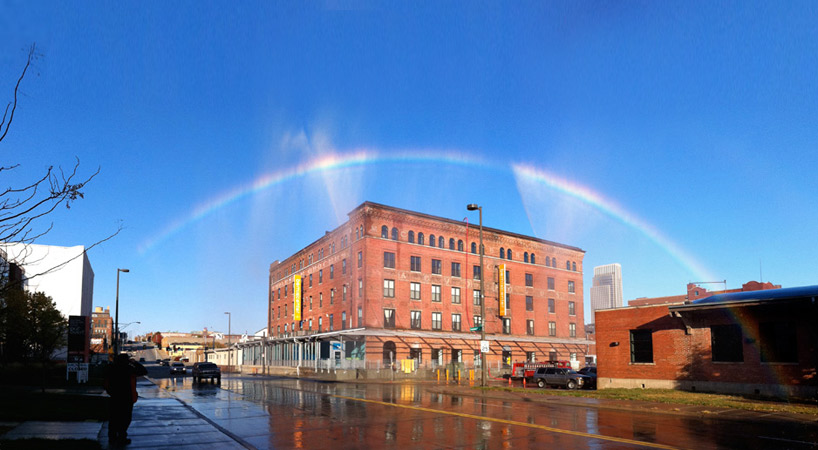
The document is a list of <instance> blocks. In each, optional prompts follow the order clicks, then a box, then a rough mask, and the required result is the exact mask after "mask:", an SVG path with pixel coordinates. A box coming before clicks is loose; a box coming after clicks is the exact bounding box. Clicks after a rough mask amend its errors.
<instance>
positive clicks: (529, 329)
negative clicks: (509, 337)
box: [525, 319, 534, 336]
mask: <svg viewBox="0 0 818 450" xmlns="http://www.w3.org/2000/svg"><path fill="white" fill-rule="evenodd" d="M525 334H527V335H529V336H533V335H534V319H528V320H526V321H525Z"/></svg>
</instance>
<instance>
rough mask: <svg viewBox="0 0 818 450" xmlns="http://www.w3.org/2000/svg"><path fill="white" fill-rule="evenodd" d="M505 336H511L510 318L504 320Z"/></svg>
mask: <svg viewBox="0 0 818 450" xmlns="http://www.w3.org/2000/svg"><path fill="white" fill-rule="evenodd" d="M503 334H511V319H510V318H508V317H506V318H504V319H503Z"/></svg>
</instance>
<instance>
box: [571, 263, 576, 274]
mask: <svg viewBox="0 0 818 450" xmlns="http://www.w3.org/2000/svg"><path fill="white" fill-rule="evenodd" d="M571 270H573V271H574V272H576V271H577V263H576V262H572V263H571Z"/></svg>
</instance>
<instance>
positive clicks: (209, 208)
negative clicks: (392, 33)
mask: <svg viewBox="0 0 818 450" xmlns="http://www.w3.org/2000/svg"><path fill="white" fill-rule="evenodd" d="M393 162H428V163H435V164H441V163H442V164H449V165H460V166H467V167H480V168H484V169H488V170H509V171H510V172H511V173H512V174H513V175H514V177H515V179H516V180H517V185H518V190H519V185H520V182H521V181H522V180H526V181H533V182H535V183H537V184H541V185H543V186H545V187H546V188H550V189H553V190H556V191H558V192H560V193H563V194H565V195H568V196H570V197H572V198H575V199H577V200H579V201H581V202H583V203H586V204H588V205H590V206H592V207H593V208H596V209H598V210H599V211H602V212H603V213H604V214H606V215H608V216H610V217H612V218H614V219H616V220H618V221H620V222H622V223H623V224H625V225H627V226H629V227H631V228H633V229H635V230H636V231H638V232H639V233H641V234H643V235H644V236H646V237H647V238H648V239H650V240H651V241H652V242H654V243H655V244H656V245H658V246H659V247H660V248H662V249H664V250H665V251H666V252H667V253H668V254H670V255H671V256H672V257H673V258H674V259H675V260H676V261H677V262H678V263H679V264H681V265H682V266H683V267H684V268H686V269H687V270H689V271H690V272H692V273H693V274H695V275H696V276H697V277H700V278H701V279H711V278H712V276H710V275H709V273H708V271H707V270H706V269H705V268H704V266H703V265H702V264H701V263H699V262H698V261H697V260H696V258H695V257H693V256H692V255H691V254H690V253H688V252H686V251H685V250H683V249H682V248H681V247H680V246H679V245H677V244H676V243H675V242H673V241H672V240H671V239H670V238H668V237H667V236H665V235H664V234H662V233H661V232H660V231H659V230H657V229H655V228H654V227H653V226H651V225H650V224H648V223H647V222H645V221H644V220H641V219H639V218H638V217H636V216H635V215H633V214H631V213H630V212H628V211H627V210H625V208H623V207H621V206H619V205H617V204H616V203H615V202H614V201H612V200H610V199H606V198H604V197H603V196H602V195H601V194H599V193H597V192H594V191H593V190H592V189H590V188H588V187H587V186H582V185H580V184H576V183H571V182H569V181H567V180H564V179H561V178H559V177H557V176H555V175H553V174H550V173H548V172H547V171H545V170H542V169H539V168H536V167H533V166H531V165H527V164H512V165H510V166H508V165H505V164H503V163H501V162H498V161H490V160H486V159H483V158H480V157H477V156H474V155H473V154H469V153H466V152H460V151H441V150H428V149H426V150H422V149H421V150H407V151H398V152H389V153H382V152H378V151H376V150H372V149H356V150H353V151H350V152H347V153H336V152H328V153H326V154H324V155H322V156H319V157H316V158H313V159H310V160H307V161H305V162H303V163H301V164H298V165H296V166H293V167H289V168H285V169H282V170H279V171H276V172H272V173H268V174H264V175H262V176H260V177H258V178H257V179H255V180H253V181H252V182H250V183H247V184H243V185H240V186H237V187H235V188H234V189H231V190H229V191H226V192H223V193H221V194H219V195H216V196H215V197H213V198H211V199H209V200H207V201H206V202H204V203H202V204H200V205H198V206H196V207H194V208H193V209H192V210H191V212H190V213H189V214H188V215H186V216H184V217H180V218H178V219H176V220H174V221H172V222H171V223H169V224H168V225H167V226H165V227H164V228H163V229H162V230H160V231H159V232H158V233H156V234H155V235H153V236H151V237H149V238H147V239H145V240H144V241H143V242H142V243H141V244H140V245H139V246H138V249H137V250H138V251H139V253H140V254H145V253H147V252H149V251H151V250H152V249H153V248H155V247H156V246H157V245H159V244H160V243H162V242H164V241H166V240H167V239H169V238H170V237H172V236H174V235H175V234H177V233H178V232H179V231H181V230H182V229H184V228H185V227H187V226H189V225H190V224H192V223H194V222H197V221H199V220H201V219H203V218H205V217H206V216H208V215H210V214H212V213H213V212H214V211H217V210H219V209H222V208H224V207H226V206H228V205H230V204H233V203H235V202H237V201H239V200H241V199H243V198H246V197H248V196H251V195H254V194H256V193H259V192H262V191H265V190H267V189H270V188H272V187H274V186H277V185H280V184H282V183H286V182H288V181H290V180H294V179H297V178H300V177H304V176H307V175H311V174H324V173H328V172H332V171H337V170H341V169H345V168H352V167H365V166H369V165H373V164H379V163H393Z"/></svg>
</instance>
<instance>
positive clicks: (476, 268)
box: [472, 266, 480, 280]
mask: <svg viewBox="0 0 818 450" xmlns="http://www.w3.org/2000/svg"><path fill="white" fill-rule="evenodd" d="M472 274H473V275H472V278H474V279H475V280H479V279H480V266H474V267H472Z"/></svg>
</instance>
